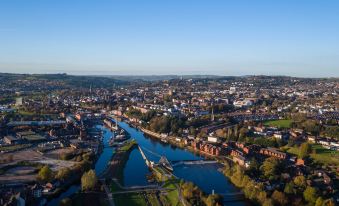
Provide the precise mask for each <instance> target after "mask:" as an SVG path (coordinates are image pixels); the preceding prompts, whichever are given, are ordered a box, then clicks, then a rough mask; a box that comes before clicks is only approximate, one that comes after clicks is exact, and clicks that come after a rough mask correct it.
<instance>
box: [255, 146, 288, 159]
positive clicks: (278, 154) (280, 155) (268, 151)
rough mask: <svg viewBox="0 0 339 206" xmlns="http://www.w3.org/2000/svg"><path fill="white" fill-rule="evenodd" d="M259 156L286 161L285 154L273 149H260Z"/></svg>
mask: <svg viewBox="0 0 339 206" xmlns="http://www.w3.org/2000/svg"><path fill="white" fill-rule="evenodd" d="M260 154H262V155H264V156H269V157H276V158H278V159H286V158H287V154H286V153H284V152H280V151H278V150H276V149H275V148H271V147H269V148H261V149H260Z"/></svg>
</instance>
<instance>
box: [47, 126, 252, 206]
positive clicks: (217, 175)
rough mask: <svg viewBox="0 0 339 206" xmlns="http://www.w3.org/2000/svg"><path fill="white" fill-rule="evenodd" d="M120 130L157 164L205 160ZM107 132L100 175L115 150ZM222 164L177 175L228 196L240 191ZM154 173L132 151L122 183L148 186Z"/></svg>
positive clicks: (183, 169)
mask: <svg viewBox="0 0 339 206" xmlns="http://www.w3.org/2000/svg"><path fill="white" fill-rule="evenodd" d="M118 124H119V126H120V127H122V128H123V129H125V130H126V131H127V132H128V133H129V134H130V135H131V137H132V138H133V139H135V140H137V142H138V144H139V146H140V147H141V148H142V149H143V150H144V153H145V155H146V156H147V158H148V159H150V160H152V161H155V162H157V161H158V160H159V159H160V156H165V157H166V158H167V159H168V160H169V161H176V160H198V159H203V158H204V157H202V156H199V155H197V154H194V153H192V152H189V151H187V150H184V149H181V148H178V147H175V146H172V145H169V144H164V143H162V142H161V141H159V140H157V139H154V138H150V137H148V136H146V135H144V134H143V132H141V131H139V130H137V129H135V128H133V127H131V126H129V125H128V124H127V123H125V122H119V123H118ZM98 127H99V128H100V129H101V130H102V131H103V144H104V146H105V147H104V150H103V152H102V153H101V155H100V157H99V159H98V160H97V162H96V164H95V172H96V174H97V175H100V174H101V173H102V172H103V171H104V170H105V168H106V166H107V163H108V162H109V160H110V159H111V158H112V155H113V153H114V149H113V148H110V147H107V146H108V142H109V139H110V137H111V136H112V132H111V131H110V130H109V129H107V128H105V127H102V126H98ZM220 167H221V165H220V164H205V165H181V166H176V167H174V175H175V176H177V177H178V178H182V179H184V180H186V181H191V182H194V184H196V185H197V186H198V187H199V188H201V189H202V190H203V191H204V192H206V193H212V191H214V192H215V193H220V194H225V193H233V192H237V191H239V190H238V189H237V188H236V187H235V186H233V185H232V184H231V183H230V182H229V180H228V179H227V178H226V177H225V176H224V175H223V174H222V173H221V172H219V171H218V169H219V168H220ZM149 173H150V171H149V169H148V168H147V166H146V164H145V161H144V160H143V158H142V156H141V154H140V152H139V150H138V149H134V150H133V151H131V153H130V156H129V158H128V160H127V162H126V165H125V168H124V172H123V179H122V183H123V185H125V186H136V185H139V186H140V185H147V184H148V182H147V179H146V175H147V174H149ZM79 190H80V185H73V186H71V187H70V188H69V189H68V190H67V191H65V192H64V193H62V194H61V195H60V196H59V197H57V198H54V199H52V200H51V201H49V202H48V206H58V204H59V202H60V200H62V199H63V198H66V197H70V196H71V195H72V194H74V193H76V192H77V191H79ZM227 205H231V206H241V205H247V203H246V202H245V201H237V202H228V203H227Z"/></svg>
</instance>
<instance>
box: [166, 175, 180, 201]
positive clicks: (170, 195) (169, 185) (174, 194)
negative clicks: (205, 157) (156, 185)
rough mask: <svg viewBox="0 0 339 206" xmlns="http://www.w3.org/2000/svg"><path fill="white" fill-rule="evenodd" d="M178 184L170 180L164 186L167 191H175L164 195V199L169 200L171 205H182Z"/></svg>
mask: <svg viewBox="0 0 339 206" xmlns="http://www.w3.org/2000/svg"><path fill="white" fill-rule="evenodd" d="M176 184H178V183H177V181H175V180H174V181H173V180H169V181H167V182H166V183H165V185H164V187H165V188H167V189H173V190H171V191H168V193H167V195H164V198H165V199H166V200H167V202H168V203H170V205H181V202H180V200H179V192H178V190H177V187H176Z"/></svg>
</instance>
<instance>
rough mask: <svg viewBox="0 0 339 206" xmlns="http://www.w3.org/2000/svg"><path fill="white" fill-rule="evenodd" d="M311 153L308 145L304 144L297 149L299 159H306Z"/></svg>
mask: <svg viewBox="0 0 339 206" xmlns="http://www.w3.org/2000/svg"><path fill="white" fill-rule="evenodd" d="M311 151H312V147H311V145H310V144H309V143H307V142H305V143H302V144H301V145H300V148H299V158H301V159H302V158H305V157H307V156H308V155H309V154H310V153H311Z"/></svg>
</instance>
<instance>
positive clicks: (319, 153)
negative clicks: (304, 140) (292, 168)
mask: <svg viewBox="0 0 339 206" xmlns="http://www.w3.org/2000/svg"><path fill="white" fill-rule="evenodd" d="M284 149H286V151H287V152H288V153H291V154H294V155H298V154H299V147H284ZM312 150H314V151H315V153H312V154H311V155H310V156H311V158H312V159H314V160H315V161H316V162H319V163H322V164H325V165H328V164H335V165H339V151H333V150H329V149H326V148H323V147H322V146H321V145H319V144H312Z"/></svg>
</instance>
